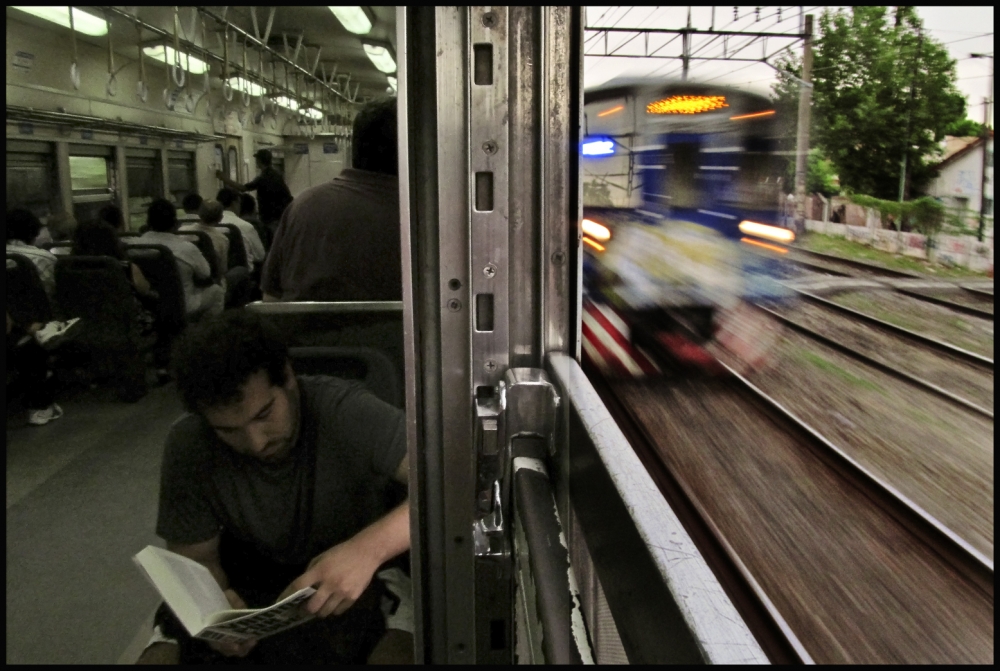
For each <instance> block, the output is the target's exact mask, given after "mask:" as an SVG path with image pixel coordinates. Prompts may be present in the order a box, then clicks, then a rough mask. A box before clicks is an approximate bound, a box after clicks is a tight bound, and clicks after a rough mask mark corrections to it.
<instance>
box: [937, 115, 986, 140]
mask: <svg viewBox="0 0 1000 671" xmlns="http://www.w3.org/2000/svg"><path fill="white" fill-rule="evenodd" d="M944 134H945V135H954V136H956V137H972V136H975V137H979V136H980V135H982V134H983V124H981V123H979V122H978V121H974V120H972V119H959V120H958V121H956V122H954V123H952V124H951V125H949V126H948V128H947V129H946V130H945V133H944Z"/></svg>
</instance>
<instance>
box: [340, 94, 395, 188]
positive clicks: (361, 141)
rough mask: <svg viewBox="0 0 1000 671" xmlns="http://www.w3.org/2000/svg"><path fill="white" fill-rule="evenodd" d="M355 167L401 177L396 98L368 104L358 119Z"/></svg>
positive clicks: (353, 161) (355, 141) (354, 146)
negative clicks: (398, 161)
mask: <svg viewBox="0 0 1000 671" xmlns="http://www.w3.org/2000/svg"><path fill="white" fill-rule="evenodd" d="M353 129H354V139H353V143H352V145H351V165H352V166H353V167H355V168H357V169H358V170H370V171H372V172H381V173H385V174H387V175H395V174H398V172H399V169H398V165H397V154H398V152H399V148H398V147H397V146H396V99H395V98H388V99H383V100H375V101H372V102H369V103H366V104H365V106H364V107H362V108H361V110H360V111H359V112H358V115H357V116H356V117H354V124H353Z"/></svg>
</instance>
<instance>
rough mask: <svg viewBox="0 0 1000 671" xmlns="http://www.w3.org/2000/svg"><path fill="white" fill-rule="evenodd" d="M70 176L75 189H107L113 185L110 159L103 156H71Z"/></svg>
mask: <svg viewBox="0 0 1000 671" xmlns="http://www.w3.org/2000/svg"><path fill="white" fill-rule="evenodd" d="M69 178H70V183H71V184H72V185H73V191H90V190H92V189H103V190H107V189H108V188H109V187H110V186H111V182H110V179H109V176H108V159H106V158H103V157H101V156H70V157H69Z"/></svg>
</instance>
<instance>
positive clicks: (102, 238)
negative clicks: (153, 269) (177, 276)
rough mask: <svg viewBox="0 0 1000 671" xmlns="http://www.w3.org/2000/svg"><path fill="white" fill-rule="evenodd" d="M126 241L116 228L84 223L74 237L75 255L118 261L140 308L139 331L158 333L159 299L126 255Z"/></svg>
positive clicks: (101, 224) (139, 270)
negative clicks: (155, 325)
mask: <svg viewBox="0 0 1000 671" xmlns="http://www.w3.org/2000/svg"><path fill="white" fill-rule="evenodd" d="M122 244H123V243H122V242H121V240H119V239H118V236H117V235H115V231H114V229H112V228H111V227H110V226H108V225H107V224H105V223H104V222H100V221H98V222H93V223H89V224H84V225H83V226H80V227H79V228H77V229H76V236H75V237H74V239H73V254H74V255H75V256H110V257H111V258H113V259H115V260H116V261H118V263H119V264H120V265H121V267H122V272H124V273H125V279H127V280H128V283H129V286H130V287H131V288H132V296H133V297H134V298H135V302H136V310H137V312H138V315H139V331H140V333H141V334H142V335H150V334H152V333H153V332H154V330H155V327H154V318H153V314H154V313H155V312H156V301H157V299H158V298H159V296H158V295H157V293H156V291H154V290H153V288H152V287H151V286H150V284H149V280H147V279H146V276H145V275H143V274H142V269H141V268H139V266H137V265H136V264H134V263H132V262H131V261H129V260H128V259H126V258H125V252H124V250H123V249H122Z"/></svg>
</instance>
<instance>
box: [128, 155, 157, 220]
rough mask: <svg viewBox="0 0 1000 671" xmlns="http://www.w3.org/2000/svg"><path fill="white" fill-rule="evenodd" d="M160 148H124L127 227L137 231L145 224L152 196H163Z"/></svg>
mask: <svg viewBox="0 0 1000 671" xmlns="http://www.w3.org/2000/svg"><path fill="white" fill-rule="evenodd" d="M159 152H160V150H158V149H137V148H129V149H126V150H125V179H126V180H128V181H127V184H128V212H129V222H128V228H129V230H131V231H137V230H139V229H141V228H142V227H143V226H145V225H146V210H147V208H148V207H149V204H150V203H151V202H152V201H153V199H154V198H162V197H163V169H162V163H161V161H160V154H159Z"/></svg>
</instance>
